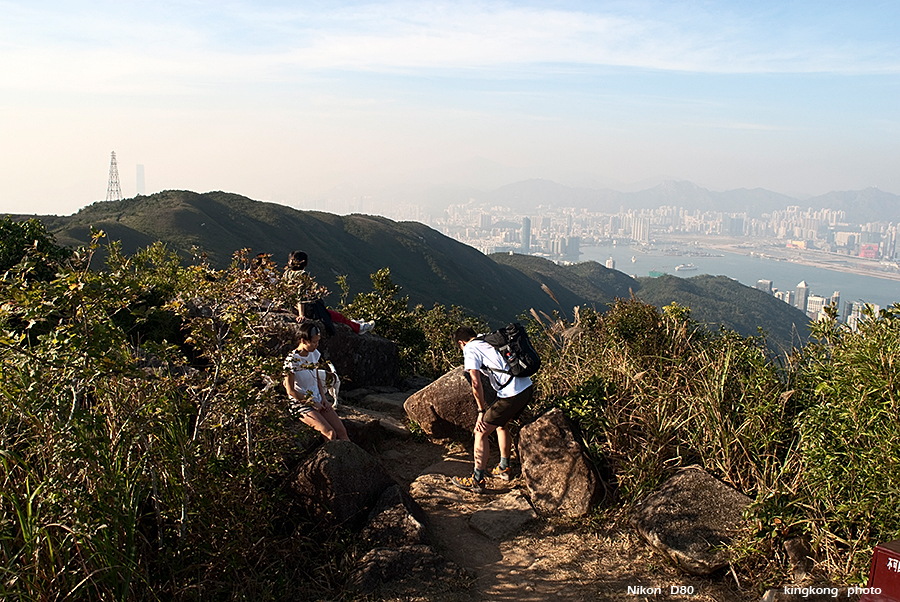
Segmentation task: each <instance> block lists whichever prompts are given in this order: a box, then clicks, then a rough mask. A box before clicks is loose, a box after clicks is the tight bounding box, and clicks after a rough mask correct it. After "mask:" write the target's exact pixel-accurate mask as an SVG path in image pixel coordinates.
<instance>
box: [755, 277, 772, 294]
mask: <svg viewBox="0 0 900 602" xmlns="http://www.w3.org/2000/svg"><path fill="white" fill-rule="evenodd" d="M756 288H758V289H759V290H761V291H762V292H764V293H769V294H770V295H771V294H772V281H771V280H757V281H756Z"/></svg>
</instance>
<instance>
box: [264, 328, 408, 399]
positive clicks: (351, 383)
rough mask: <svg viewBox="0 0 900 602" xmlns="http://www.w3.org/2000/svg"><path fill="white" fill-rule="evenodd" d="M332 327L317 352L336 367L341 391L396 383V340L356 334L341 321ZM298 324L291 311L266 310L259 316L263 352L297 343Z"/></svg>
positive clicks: (285, 349)
mask: <svg viewBox="0 0 900 602" xmlns="http://www.w3.org/2000/svg"><path fill="white" fill-rule="evenodd" d="M334 326H335V333H334V334H333V335H328V334H324V335H323V336H322V340H321V342H320V343H319V351H320V352H321V353H322V357H323V358H324V359H326V360H328V361H330V362H332V363H333V364H334V366H335V368H337V371H338V375H339V376H340V377H341V390H342V391H344V390H346V391H349V390H350V389H354V388H356V387H363V386H372V387H375V386H387V387H395V386H396V385H397V384H399V382H400V352H399V350H398V348H397V344H396V343H394V342H393V341H389V340H388V339H385V338H382V337H379V336H375V335H372V334H366V335H358V334H356V333H354V332H353V331H352V330H351V329H350V327H349V326H345V325H344V324H335V325H334ZM299 327H300V325H299V324H298V323H297V316H296V315H294V314H293V313H291V312H285V311H282V312H269V313H267V314H266V315H265V316H264V317H263V329H264V330H263V334H264V343H263V345H264V347H265V349H266V350H267V352H268V353H269V354H270V355H274V356H277V357H284V356H286V355H287V354H288V353H289V352H290V351H291V349H294V348H295V347H296V346H297V341H298V340H299V334H298V333H299ZM394 390H396V389H394Z"/></svg>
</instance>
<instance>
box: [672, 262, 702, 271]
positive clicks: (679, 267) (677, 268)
mask: <svg viewBox="0 0 900 602" xmlns="http://www.w3.org/2000/svg"><path fill="white" fill-rule="evenodd" d="M696 269H697V266H695V265H694V264H693V263H682V264H681V265H676V266H675V271H676V272H692V271H694V270H696Z"/></svg>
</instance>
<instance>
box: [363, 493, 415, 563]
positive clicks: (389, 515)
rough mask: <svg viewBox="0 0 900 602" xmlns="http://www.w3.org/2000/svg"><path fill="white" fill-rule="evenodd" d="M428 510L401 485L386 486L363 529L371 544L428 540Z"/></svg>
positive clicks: (391, 545) (409, 543)
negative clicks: (426, 524) (426, 512)
mask: <svg viewBox="0 0 900 602" xmlns="http://www.w3.org/2000/svg"><path fill="white" fill-rule="evenodd" d="M426 520H427V519H426V516H425V511H424V510H422V507H421V506H419V504H418V503H416V501H415V500H414V499H412V498H411V497H410V496H409V494H408V493H406V492H405V491H404V490H403V488H402V487H400V485H392V486H390V487H388V488H387V489H385V490H384V493H382V494H381V497H380V498H378V502H377V503H376V504H375V507H374V508H372V511H371V512H370V513H369V521H368V522H367V523H366V526H365V527H364V528H363V530H362V534H361V538H362V540H363V541H365V542H367V543H368V544H370V545H371V546H372V547H382V548H399V547H401V546H413V545H418V544H427V543H428V533H427V531H426V529H425V521H426Z"/></svg>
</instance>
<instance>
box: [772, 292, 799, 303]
mask: <svg viewBox="0 0 900 602" xmlns="http://www.w3.org/2000/svg"><path fill="white" fill-rule="evenodd" d="M775 298H776V299H781V300H782V301H784V302H785V303H787V304H788V305H794V291H775Z"/></svg>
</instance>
